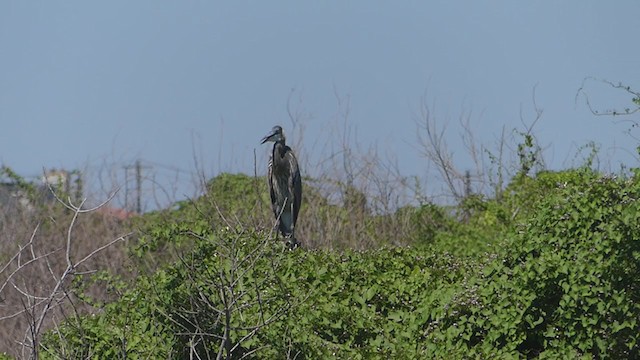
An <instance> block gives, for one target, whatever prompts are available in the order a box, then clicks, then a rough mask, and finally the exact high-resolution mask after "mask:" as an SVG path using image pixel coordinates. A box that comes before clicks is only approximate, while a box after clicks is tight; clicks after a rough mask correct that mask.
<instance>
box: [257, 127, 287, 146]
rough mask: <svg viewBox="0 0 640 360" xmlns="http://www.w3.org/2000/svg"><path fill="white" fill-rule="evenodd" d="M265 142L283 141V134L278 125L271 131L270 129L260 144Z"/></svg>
mask: <svg viewBox="0 0 640 360" xmlns="http://www.w3.org/2000/svg"><path fill="white" fill-rule="evenodd" d="M267 141H272V142H278V141H284V132H282V127H281V126H279V125H276V126H274V127H273V129H271V132H270V133H269V134H267V136H265V137H263V138H262V142H261V144H264V143H266V142H267Z"/></svg>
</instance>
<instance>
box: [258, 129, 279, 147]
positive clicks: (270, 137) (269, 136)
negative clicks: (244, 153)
mask: <svg viewBox="0 0 640 360" xmlns="http://www.w3.org/2000/svg"><path fill="white" fill-rule="evenodd" d="M275 135H276V132H275V131H272V132H270V133H269V134H268V135H267V136H265V137H263V138H262V142H261V144H264V143H266V142H267V141H272V140H273V137H274V136H275Z"/></svg>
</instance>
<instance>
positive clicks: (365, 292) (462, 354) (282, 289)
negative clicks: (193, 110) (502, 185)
mask: <svg viewBox="0 0 640 360" xmlns="http://www.w3.org/2000/svg"><path fill="white" fill-rule="evenodd" d="M253 181H254V179H252V178H250V177H246V176H241V175H240V176H238V175H235V176H231V175H223V176H221V177H220V178H217V179H216V180H215V181H213V182H212V183H211V185H212V186H214V188H212V190H211V192H210V193H209V194H208V195H205V196H203V197H202V198H200V199H197V200H195V201H192V202H186V203H183V204H181V205H180V206H179V207H178V208H176V209H174V210H170V211H164V212H159V213H154V214H148V215H145V216H144V217H143V218H142V219H140V220H141V221H139V223H138V225H137V226H139V227H140V230H141V233H142V234H144V235H143V236H141V237H140V238H139V239H138V240H137V241H136V242H135V244H134V245H131V247H130V251H131V253H132V254H135V259H137V260H135V261H134V265H132V266H133V267H137V269H138V270H140V269H143V270H140V271H142V272H143V273H146V275H142V276H139V277H138V278H137V279H135V281H132V280H126V279H119V278H116V277H113V276H110V275H108V274H102V275H101V276H94V278H93V281H94V282H102V283H106V284H108V288H109V289H111V291H113V292H114V293H116V294H118V296H117V299H116V300H115V301H109V302H104V303H101V302H93V303H92V305H93V306H95V307H96V308H99V309H101V310H100V311H99V312H97V313H95V314H93V315H91V316H79V317H70V318H69V319H68V320H67V321H66V322H65V323H64V324H62V325H61V326H59V327H58V328H57V330H55V331H51V332H49V333H48V334H47V335H46V337H45V338H44V340H43V341H42V345H41V347H42V350H41V353H40V355H41V356H42V357H43V358H86V357H89V358H95V359H106V358H131V359H137V358H191V357H193V358H197V357H196V354H197V356H198V357H199V358H215V357H218V356H222V357H226V356H229V357H232V358H241V357H243V356H246V357H250V358H264V359H274V358H283V359H284V358H297V359H305V358H306V359H318V358H344V359H357V358H533V357H540V358H580V357H583V358H637V357H638V356H640V352H639V349H640V346H639V345H638V340H639V339H638V337H639V336H640V332H639V331H638V328H639V325H640V324H639V323H638V319H640V286H639V285H638V282H637V281H636V275H637V274H638V271H639V270H640V268H639V267H640V224H639V223H638V215H639V214H640V212H639V211H640V202H639V201H638V199H639V198H640V178H639V177H638V174H635V175H630V176H627V177H621V178H616V177H612V176H605V175H602V174H599V173H597V172H594V171H592V170H590V169H588V168H581V169H575V170H567V171H563V172H541V173H539V174H538V175H537V176H535V177H530V176H520V177H516V178H514V181H513V182H512V184H510V185H509V187H508V188H507V190H506V191H505V192H504V194H503V195H502V196H501V199H500V200H499V201H498V200H496V199H484V198H482V197H480V196H473V197H469V198H468V199H465V201H464V202H463V203H462V204H461V205H460V207H459V208H458V209H457V210H459V211H454V210H452V209H451V208H443V207H439V206H436V205H433V204H424V205H422V206H418V207H411V208H403V209H399V210H398V212H397V213H396V214H395V215H393V216H398V217H400V216H402V217H405V218H407V219H409V220H408V221H409V222H408V223H409V224H410V226H411V231H410V232H406V233H411V237H412V239H414V240H412V241H411V245H410V246H402V247H398V246H391V245H382V246H381V247H378V248H375V249H369V250H349V249H345V250H340V251H336V250H330V249H322V248H317V249H309V248H306V249H299V250H296V251H285V250H284V247H283V246H282V244H281V243H280V242H279V241H276V240H274V239H273V234H272V233H271V232H270V228H269V227H266V228H263V229H261V228H260V227H259V226H246V225H243V224H244V223H246V224H253V223H255V222H256V220H255V218H254V217H255V211H252V210H251V209H246V208H245V209H239V208H237V206H238V203H234V201H235V200H234V199H237V198H236V197H232V196H230V197H228V198H224V197H222V196H217V195H216V194H215V191H216V190H215V187H216V186H218V187H219V186H222V185H221V184H225V185H224V186H230V187H231V188H232V189H234V191H237V192H238V193H239V194H244V195H245V199H251V201H244V202H243V203H244V204H253V201H255V203H256V204H259V203H260V201H261V200H260V196H259V195H257V194H260V193H261V192H260V191H256V189H255V188H254V186H253V185H251V184H254V182H253ZM260 183H261V182H260ZM255 184H258V183H255ZM249 185H251V186H249ZM256 186H263V185H256ZM223 193H228V192H227V191H225V192H223ZM252 206H253V205H252ZM256 206H258V205H256ZM326 206H331V205H328V204H327V205H326ZM463 210H464V211H463ZM230 214H235V220H234V221H233V222H230V221H229V220H228V219H227V217H228V215H230ZM462 214H464V216H463V215H462ZM224 215H227V216H224ZM367 216H368V219H367V223H368V224H370V226H374V225H373V224H376V223H378V222H380V221H384V220H385V219H386V218H387V217H388V216H390V215H388V214H381V215H373V214H370V215H367ZM403 222H405V220H403ZM168 249H173V250H171V251H170V250H168ZM169 252H171V253H172V254H173V255H172V256H169V255H168V254H167V253H169ZM158 256H160V257H163V256H164V257H166V258H167V259H166V261H155V262H154V261H151V260H150V259H154V258H157V257H158ZM166 262H168V263H166ZM84 286H89V284H84ZM85 301H88V302H91V301H92V300H91V299H90V298H85Z"/></svg>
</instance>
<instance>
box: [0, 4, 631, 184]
mask: <svg viewBox="0 0 640 360" xmlns="http://www.w3.org/2000/svg"><path fill="white" fill-rule="evenodd" d="M638 14H640V3H638V2H637V1H616V2H601V1H562V2H559V1H529V2H515V1H487V2H478V1H403V2H371V1H340V2H338V1H314V2H311V1H309V2H300V1H272V2H258V1H252V2H249V1H236V2H231V1H225V2H220V1H155V0H154V1H109V2H96V1H65V2H53V1H50V2H49V1H30V2H25V1H3V2H1V3H0V124H2V129H1V130H0V161H1V162H2V163H3V164H5V165H8V166H10V167H12V168H14V169H15V170H16V171H17V172H19V173H21V174H24V175H26V176H32V175H37V174H38V173H40V172H41V171H42V168H43V167H46V168H51V167H56V168H61V167H64V168H67V169H73V168H83V167H87V168H97V167H100V166H105V164H110V165H111V166H116V167H117V166H124V165H127V164H130V163H131V162H133V161H135V160H136V159H138V158H140V159H143V160H145V161H146V162H147V163H148V164H149V165H150V166H151V164H155V165H154V171H162V170H163V169H164V170H168V171H170V170H171V169H182V170H184V171H185V172H189V171H192V170H193V168H194V161H193V158H194V152H195V153H196V155H197V157H199V162H200V165H201V166H202V167H203V168H204V169H205V171H206V172H207V173H208V175H214V174H215V173H217V172H219V171H232V172H238V171H240V172H247V173H253V157H254V155H253V154H254V150H255V151H256V152H257V154H258V158H259V159H260V160H262V159H264V158H265V156H266V154H267V153H268V148H267V147H266V146H260V145H259V140H260V138H261V137H262V136H263V135H264V134H265V133H266V132H268V131H269V130H270V128H271V127H272V126H273V125H275V124H282V125H283V127H284V128H285V132H286V131H287V129H288V128H289V127H290V125H291V123H290V121H289V120H288V116H287V99H288V98H289V97H290V94H292V89H293V96H292V100H293V101H292V102H293V104H294V107H295V108H296V109H297V110H298V111H299V112H300V114H301V115H302V116H301V117H302V118H304V126H305V128H306V132H305V137H304V142H301V143H300V144H299V145H300V146H301V148H300V149H296V150H297V151H298V152H299V153H301V154H303V155H304V156H307V157H309V158H316V159H317V158H321V157H322V156H323V155H321V154H317V152H322V151H326V149H325V150H323V148H322V147H321V146H316V145H313V144H314V142H315V141H314V139H316V138H328V137H331V136H335V137H336V138H341V137H342V136H343V134H341V133H340V131H341V130H340V129H341V127H340V126H337V125H336V123H337V122H339V121H338V120H337V118H336V112H337V102H336V93H337V94H338V95H339V96H340V97H341V98H343V99H346V98H347V97H348V98H349V100H350V113H349V123H350V124H351V126H352V129H353V133H354V134H357V137H358V141H359V143H360V144H361V145H363V146H364V147H368V146H377V147H378V148H379V150H380V152H381V153H393V154H395V155H396V156H397V157H398V158H399V164H400V167H401V170H402V172H403V173H405V174H407V175H418V176H424V177H426V178H427V179H425V181H429V179H428V177H429V176H431V175H430V173H429V172H427V169H426V165H425V160H424V159H423V158H422V157H421V156H420V153H419V151H418V150H417V149H416V146H417V141H416V125H415V120H416V116H417V114H418V113H419V107H420V103H421V99H422V98H425V99H426V100H427V102H428V103H430V104H432V105H435V108H436V117H437V118H438V121H439V122H445V121H447V120H449V121H452V124H455V123H456V122H457V119H458V116H459V115H460V113H461V111H466V112H470V113H471V120H472V123H473V127H474V132H475V135H476V136H477V137H478V139H479V140H480V141H482V142H485V143H487V144H490V143H492V142H493V141H494V140H495V138H496V137H497V136H498V135H499V134H500V132H501V130H502V128H503V127H505V128H506V129H507V130H510V129H512V128H514V127H519V126H521V122H520V114H521V113H522V114H523V116H524V118H525V119H526V120H528V119H532V118H533V117H534V112H533V105H532V92H533V88H534V87H535V89H536V90H535V92H536V103H537V105H538V107H539V108H540V109H542V110H543V117H542V119H541V120H540V121H539V123H538V124H537V125H536V127H535V132H536V134H537V136H538V138H539V139H540V141H541V142H542V144H543V145H545V146H546V150H545V156H546V159H547V163H548V165H549V166H550V167H551V168H562V167H565V166H567V163H568V162H570V160H571V159H572V158H573V156H574V155H575V151H576V149H577V148H578V147H580V146H582V145H584V144H585V143H587V142H588V141H595V142H596V143H597V144H600V146H601V149H602V153H601V158H602V160H603V161H606V162H608V163H613V164H615V163H617V162H620V161H622V162H625V163H627V164H628V165H631V166H635V165H636V164H635V163H634V160H633V158H632V157H631V156H630V155H629V154H628V151H633V149H634V147H635V142H634V141H633V140H632V139H631V138H630V137H629V136H628V135H626V134H625V133H624V131H625V130H626V129H628V127H629V124H627V123H619V122H618V123H616V122H614V121H613V120H614V119H609V118H604V117H595V116H593V115H592V114H591V113H590V112H589V111H588V109H587V107H586V106H585V104H584V99H583V98H582V97H579V98H578V101H577V102H576V92H577V90H578V88H579V87H580V86H581V84H582V82H583V79H584V78H586V77H595V78H599V79H607V80H610V81H613V82H616V83H617V82H619V81H620V82H624V83H625V84H627V85H630V86H632V87H638V88H640V68H639V67H638V64H640V50H639V49H638V46H637V33H638V31H637V30H638V27H637V16H638ZM586 89H587V91H588V93H589V94H590V96H591V101H592V103H593V104H594V105H595V106H597V107H600V108H602V109H604V108H611V107H624V106H629V104H630V96H628V95H626V94H624V93H622V92H620V91H614V90H612V89H609V88H608V87H606V86H604V85H603V84H600V83H598V82H595V81H592V82H588V83H587V88H586ZM449 130H450V134H449V136H450V144H451V145H452V147H453V149H452V150H453V151H454V153H455V156H456V161H457V162H459V164H460V166H461V167H462V168H464V167H465V166H466V165H467V163H468V162H469V161H470V160H469V159H468V158H467V157H465V152H464V149H462V148H461V145H460V144H459V139H458V138H459V129H456V127H455V126H453V125H452V126H451V127H450V129H449ZM289 138H290V139H291V140H292V141H293V142H295V139H292V134H290V136H289ZM194 149H195V150H194ZM613 167H615V165H614V166H613ZM263 168H264V167H261V166H259V169H258V171H259V172H261V173H264V169H263ZM303 170H304V169H303Z"/></svg>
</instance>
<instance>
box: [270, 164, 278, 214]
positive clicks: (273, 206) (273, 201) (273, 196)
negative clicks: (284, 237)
mask: <svg viewBox="0 0 640 360" xmlns="http://www.w3.org/2000/svg"><path fill="white" fill-rule="evenodd" d="M267 179H269V195H270V196H271V210H272V211H273V213H274V214H275V216H276V218H277V217H278V215H280V214H279V212H278V205H277V204H276V194H275V192H274V191H273V158H272V157H271V158H269V165H268V167H267Z"/></svg>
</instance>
